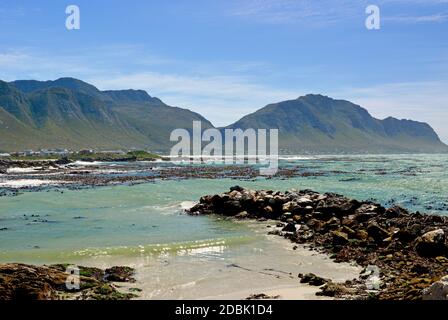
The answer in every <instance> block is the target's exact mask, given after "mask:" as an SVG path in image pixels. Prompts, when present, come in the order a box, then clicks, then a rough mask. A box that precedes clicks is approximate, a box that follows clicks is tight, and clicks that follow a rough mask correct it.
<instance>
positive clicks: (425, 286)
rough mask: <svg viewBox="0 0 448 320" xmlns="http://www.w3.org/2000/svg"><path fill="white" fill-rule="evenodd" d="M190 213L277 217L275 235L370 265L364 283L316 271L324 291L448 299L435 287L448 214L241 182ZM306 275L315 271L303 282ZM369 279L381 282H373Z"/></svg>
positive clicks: (444, 254)
mask: <svg viewBox="0 0 448 320" xmlns="http://www.w3.org/2000/svg"><path fill="white" fill-rule="evenodd" d="M187 213H189V214H191V215H208V214H218V215H222V216H225V217H228V218H230V219H249V220H251V219H258V220H261V221H262V220H265V219H274V220H278V221H279V224H278V226H279V227H281V228H282V229H281V231H279V230H274V231H272V232H270V234H273V235H278V236H282V237H284V238H287V239H289V240H290V241H292V242H293V243H298V244H308V245H310V246H311V247H312V248H314V249H316V250H319V251H320V252H323V253H326V254H328V255H330V257H331V258H332V259H333V260H334V261H335V262H338V263H340V262H356V263H358V264H359V265H361V266H363V267H365V269H364V271H363V274H361V278H362V279H363V281H359V282H357V283H356V281H355V282H354V283H353V282H352V283H345V284H344V285H342V286H341V285H337V284H336V285H335V284H333V283H332V281H331V279H323V278H321V277H319V276H317V278H319V279H318V280H319V281H320V282H322V281H323V283H325V284H324V285H323V286H322V287H321V289H322V294H324V295H325V294H332V295H334V296H336V297H344V298H347V297H348V298H355V299H359V298H360V296H363V297H365V298H368V299H371V298H374V299H382V300H397V299H398V300H401V299H405V300H420V299H433V298H440V299H445V300H446V299H448V297H447V296H443V293H442V292H439V291H437V288H439V287H440V286H442V287H444V286H445V281H446V280H445V279H446V276H447V274H448V244H447V241H446V237H445V234H446V233H447V232H448V217H442V216H435V215H422V214H421V213H419V212H416V213H410V212H408V211H407V210H406V209H404V208H401V207H398V206H393V207H390V208H384V207H383V206H381V205H380V204H378V203H374V202H371V201H363V202H359V201H357V200H354V199H349V198H346V197H344V196H341V195H338V194H334V193H325V194H319V193H317V192H314V191H311V190H302V191H298V192H295V191H287V192H285V193H282V192H279V191H272V190H249V189H244V188H241V187H239V186H234V187H231V188H230V191H228V192H226V193H223V194H215V195H207V196H203V197H201V198H200V201H199V203H198V204H197V205H195V206H194V207H192V208H191V209H189V210H187ZM375 268H376V269H375ZM375 270H377V271H375ZM375 273H376V274H375ZM312 276H313V277H314V276H315V275H312ZM306 277H310V275H305V276H303V277H302V280H304V278H306ZM372 277H375V278H374V279H376V281H377V282H378V283H377V284H372V283H371V282H370V281H371V280H372ZM307 281H308V282H309V280H307ZM371 286H372V287H371ZM376 287H377V288H376ZM371 289H378V291H377V292H372V291H371ZM326 291H327V292H326ZM437 295H438V296H437Z"/></svg>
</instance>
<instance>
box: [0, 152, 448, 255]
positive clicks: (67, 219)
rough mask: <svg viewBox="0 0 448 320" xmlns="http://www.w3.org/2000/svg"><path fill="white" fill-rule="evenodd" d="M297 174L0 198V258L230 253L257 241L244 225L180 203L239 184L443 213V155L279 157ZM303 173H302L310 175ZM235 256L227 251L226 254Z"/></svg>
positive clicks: (446, 190) (446, 178) (446, 187)
mask: <svg viewBox="0 0 448 320" xmlns="http://www.w3.org/2000/svg"><path fill="white" fill-rule="evenodd" d="M280 165H281V166H282V167H289V168H292V169H294V170H296V171H297V172H300V173H304V174H305V175H304V176H302V177H295V178H291V179H264V178H259V179H255V180H254V181H239V180H233V179H220V180H211V179H210V180H205V179H190V180H179V181H174V180H172V181H157V182H155V183H147V184H140V185H134V186H111V187H98V188H92V189H82V190H63V192H61V190H51V189H50V190H44V191H39V192H24V193H22V194H20V195H19V196H14V197H0V229H1V228H6V230H3V231H0V261H1V262H7V261H16V262H29V263H38V262H43V263H46V262H62V261H64V262H65V261H67V262H70V261H76V260H79V259H80V257H93V256H102V255H127V256H132V255H160V254H162V253H166V252H171V253H173V254H176V253H179V252H183V251H184V250H189V249H194V248H206V247H214V246H225V247H228V248H230V251H229V252H230V253H228V254H231V252H232V251H231V248H238V246H245V245H248V244H249V245H250V244H251V243H256V242H257V241H259V240H260V235H259V234H258V233H256V232H254V231H253V230H252V229H251V228H248V227H247V226H245V225H244V224H240V223H234V222H231V221H226V220H221V219H218V218H217V217H190V216H187V215H185V214H183V207H186V206H188V205H191V201H196V200H197V199H199V197H200V196H202V195H204V194H213V193H220V192H224V191H227V190H228V188H229V187H230V186H233V185H236V184H239V185H241V186H245V187H249V188H264V189H276V190H288V189H292V188H294V189H305V188H307V189H314V190H316V191H320V192H337V193H341V194H344V195H347V196H349V197H354V198H357V199H375V200H377V201H379V202H381V203H383V204H385V205H390V204H392V203H396V204H400V205H402V206H404V207H407V208H409V209H411V210H420V211H422V212H431V213H437V214H442V215H445V214H448V210H447V208H446V204H448V198H447V197H448V156H446V155H404V156H399V155H397V156H337V157H330V156H326V157H308V158H307V157H302V158H300V157H296V158H289V159H283V160H281V162H280ZM310 174H311V175H310ZM235 252H236V251H235Z"/></svg>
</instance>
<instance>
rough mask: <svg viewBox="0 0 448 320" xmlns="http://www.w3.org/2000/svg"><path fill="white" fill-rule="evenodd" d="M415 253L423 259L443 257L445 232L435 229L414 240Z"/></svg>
mask: <svg viewBox="0 0 448 320" xmlns="http://www.w3.org/2000/svg"><path fill="white" fill-rule="evenodd" d="M415 251H417V253H418V254H419V255H420V256H424V257H435V256H439V255H444V254H445V253H446V246H445V232H444V231H443V230H442V229H437V230H433V231H429V232H427V233H425V234H424V235H422V236H421V237H418V238H417V239H416V240H415Z"/></svg>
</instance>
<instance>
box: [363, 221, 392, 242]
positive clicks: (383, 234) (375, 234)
mask: <svg viewBox="0 0 448 320" xmlns="http://www.w3.org/2000/svg"><path fill="white" fill-rule="evenodd" d="M367 233H368V234H369V236H370V237H372V238H373V239H374V240H375V241H376V242H381V241H383V240H384V239H385V238H388V237H390V234H389V232H388V231H387V230H385V229H384V228H382V227H380V226H379V225H378V224H377V223H371V224H369V225H368V226H367Z"/></svg>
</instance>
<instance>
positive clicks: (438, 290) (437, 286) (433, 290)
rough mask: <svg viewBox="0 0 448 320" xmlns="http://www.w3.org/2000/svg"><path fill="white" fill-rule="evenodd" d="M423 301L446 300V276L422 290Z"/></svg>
mask: <svg viewBox="0 0 448 320" xmlns="http://www.w3.org/2000/svg"><path fill="white" fill-rule="evenodd" d="M423 300H448V276H445V277H443V278H442V279H440V281H437V282H434V283H433V284H432V285H431V286H430V287H429V288H426V289H424V290H423Z"/></svg>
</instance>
